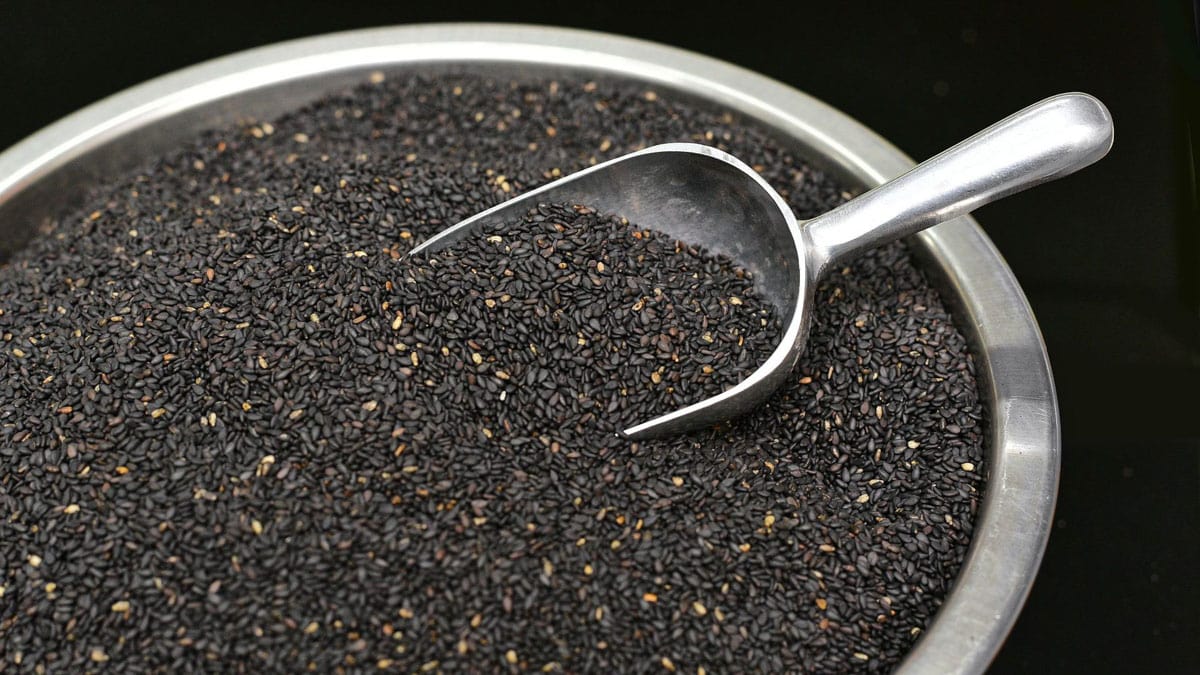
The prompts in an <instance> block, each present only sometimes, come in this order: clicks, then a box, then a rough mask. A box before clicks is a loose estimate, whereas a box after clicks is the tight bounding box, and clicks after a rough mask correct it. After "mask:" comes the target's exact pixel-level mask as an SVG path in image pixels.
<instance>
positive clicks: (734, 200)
mask: <svg viewBox="0 0 1200 675" xmlns="http://www.w3.org/2000/svg"><path fill="white" fill-rule="evenodd" d="M1112 140H1113V127H1112V118H1111V116H1110V115H1109V113H1108V110H1107V109H1106V108H1105V107H1104V105H1103V104H1102V103H1100V101H1098V100H1096V99H1095V98H1093V97H1091V96H1088V95H1087V94H1080V93H1072V94H1061V95H1058V96H1054V97H1051V98H1048V99H1046V100H1044V101H1041V102H1040V103H1037V104H1034V105H1032V106H1030V107H1028V108H1026V109H1024V110H1022V111H1020V112H1018V113H1016V114H1014V115H1012V116H1011V117H1008V118H1007V119H1004V120H1001V121H1000V122H997V123H996V124H994V125H992V126H990V127H988V128H987V129H984V130H983V131H981V132H979V133H977V134H975V135H974V136H972V137H971V138H968V139H967V140H965V141H963V142H961V143H959V144H958V145H955V146H954V147H952V148H950V149H949V150H946V151H944V152H942V153H941V154H939V155H937V156H935V157H933V158H932V159H929V160H926V161H925V162H923V163H922V164H920V165H919V166H917V167H915V168H913V169H912V170H910V171H909V172H908V173H905V174H903V175H901V176H900V177H898V178H895V179H893V180H891V181H889V182H887V183H885V184H883V185H880V186H879V187H876V188H874V189H873V190H870V191H869V192H866V193H864V194H862V195H860V196H859V197H856V198H854V199H852V200H850V201H848V202H846V203H845V204H842V205H841V206H839V207H837V208H835V209H833V210H831V211H829V212H827V213H825V214H823V215H821V216H818V217H817V218H813V219H812V220H808V221H803V222H798V221H797V220H796V218H795V216H794V215H793V214H792V211H791V209H790V208H789V207H788V205H787V203H786V202H785V201H784V200H783V198H782V197H780V196H779V194H778V193H777V192H775V190H774V189H772V188H771V186H769V185H767V183H766V181H764V180H763V179H762V178H761V177H759V175H758V174H757V173H755V172H754V170H753V169H751V168H750V167H748V166H746V165H745V164H744V163H742V162H741V161H739V160H738V159H737V158H735V157H733V156H732V155H729V154H728V153H725V152H722V151H720V150H717V149H716V148H711V147H708V146H705V145H698V144H694V143H668V144H665V145H656V146H653V147H649V148H646V149H645V150H639V151H637V152H633V153H630V154H628V155H625V156H623V157H618V158H617V159H613V160H610V161H607V162H604V163H601V164H597V165H595V166H592V167H589V168H587V169H584V170H582V171H579V172H577V173H574V174H571V175H570V176H567V177H565V178H561V179H559V180H556V181H554V182H552V183H549V184H547V185H544V186H542V187H539V188H537V189H534V190H530V191H528V192H526V193H524V194H522V195H520V196H518V197H515V198H513V199H511V200H509V201H507V202H504V203H502V204H499V205H497V206H495V207H492V208H490V209H488V210H486V211H484V212H482V213H480V214H478V215H475V216H473V217H471V218H468V219H467V220H464V221H462V222H460V223H458V224H457V225H454V226H453V227H450V228H448V229H446V230H444V231H443V232H441V233H439V234H438V235H436V236H434V237H433V238H431V239H429V240H428V241H426V242H425V243H423V244H421V245H420V246H418V247H416V248H415V249H413V250H412V252H411V254H410V255H413V254H421V253H424V254H428V253H431V252H433V251H436V250H438V249H440V248H442V247H445V246H446V245H448V244H450V243H453V242H455V241H458V240H460V239H462V238H463V237H466V236H468V235H470V234H471V233H472V232H477V231H478V230H480V229H481V228H483V227H485V226H488V225H493V224H502V223H511V222H515V221H517V220H520V218H521V217H522V216H523V215H524V214H525V213H526V212H527V211H528V210H529V209H530V208H531V207H533V206H536V205H537V204H538V203H539V202H542V203H544V202H567V203H573V204H584V205H587V206H589V207H591V208H594V209H597V210H599V211H601V212H606V213H611V214H614V215H619V216H622V217H625V218H628V219H629V221H630V222H632V223H636V224H637V225H638V226H640V227H645V228H652V229H655V230H659V231H662V232H665V233H667V234H669V235H671V236H672V237H675V238H677V239H680V240H682V241H686V242H688V243H691V244H698V245H702V246H704V247H706V248H708V249H709V250H710V251H713V252H716V253H724V254H726V255H729V256H730V257H732V258H733V259H734V260H735V261H736V262H737V263H738V264H740V265H742V266H743V267H745V268H746V269H748V270H749V271H750V272H752V273H753V275H754V281H755V287H756V289H757V290H758V292H759V293H761V294H762V295H763V296H764V297H765V298H766V299H767V300H768V301H770V302H771V303H773V304H774V306H775V307H776V309H777V310H778V311H779V313H780V316H781V318H782V321H783V326H785V330H784V333H783V338H782V340H781V341H780V343H779V346H777V347H776V348H775V350H774V351H773V352H772V353H771V356H770V357H769V358H768V359H767V360H766V362H765V363H763V364H762V366H760V367H759V368H758V369H757V370H755V371H754V372H752V373H750V375H749V376H748V377H746V379H744V380H742V381H741V382H739V383H738V384H737V385H735V386H733V387H732V388H730V389H727V390H725V391H724V392H722V393H720V394H718V395H716V396H713V397H711V398H708V399H705V400H703V401H700V402H699V403H694V404H692V405H689V406H687V407H684V408H682V409H679V410H676V411H674V412H671V413H667V414H665V415H661V416H659V417H655V418H654V419H651V420H649V421H647V422H642V423H641V424H637V425H634V426H632V427H629V428H628V429H625V430H624V434H625V435H626V436H627V437H629V438H631V439H643V438H649V437H653V436H663V435H667V434H674V433H679V432H685V431H690V430H694V429H698V428H703V427H705V426H709V425H712V424H715V423H717V422H722V421H725V420H728V419H731V418H733V417H736V416H738V415H741V414H742V413H745V412H747V411H749V410H751V409H753V408H754V407H756V406H758V405H759V404H761V403H762V402H763V401H764V400H766V399H767V398H768V397H769V396H770V395H771V393H772V392H774V391H775V389H776V388H777V387H779V386H780V385H781V384H782V383H783V382H784V381H785V380H786V379H787V377H788V373H789V372H790V371H791V369H792V367H793V366H794V365H795V364H796V361H797V359H798V358H799V357H800V354H801V352H802V351H803V350H804V342H805V338H806V336H807V334H808V322H809V317H810V316H811V315H812V311H811V310H812V302H813V287H814V285H815V284H816V281H817V279H818V277H820V276H821V273H822V272H824V271H825V270H826V269H827V268H829V266H830V265H835V264H838V263H839V262H842V261H845V260H847V259H849V258H851V257H853V256H854V255H855V254H856V253H858V252H860V251H863V250H866V249H870V248H873V247H876V246H879V245H881V244H884V243H887V242H889V241H892V240H894V239H898V238H900V237H903V236H906V235H909V234H913V233H914V232H918V231H920V230H923V229H925V228H927V227H931V226H933V225H937V224H938V223H941V222H944V221H947V220H950V219H952V218H955V217H957V216H961V215H965V214H967V213H969V212H971V211H972V210H974V209H975V208H977V207H980V206H983V205H984V204H987V203H989V202H992V201H995V200H997V199H999V198H1001V197H1005V196H1008V195H1010V194H1013V193H1015V192H1019V191H1021V190H1024V189H1026V188H1029V187H1033V186H1034V185H1038V184H1041V183H1045V182H1047V181H1051V180H1054V179H1056V178H1060V177H1062V176H1066V175H1067V174H1070V173H1072V172H1074V171H1076V170H1078V169H1081V168H1083V167H1085V166H1087V165H1089V164H1091V163H1092V162H1095V161H1096V160H1098V159H1100V158H1101V157H1103V156H1104V155H1105V154H1106V153H1107V152H1108V149H1109V148H1110V147H1111V146H1112Z"/></svg>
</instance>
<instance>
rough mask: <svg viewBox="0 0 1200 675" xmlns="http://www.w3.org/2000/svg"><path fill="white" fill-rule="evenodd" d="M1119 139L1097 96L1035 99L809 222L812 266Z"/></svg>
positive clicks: (1051, 173) (1078, 162)
mask: <svg viewBox="0 0 1200 675" xmlns="http://www.w3.org/2000/svg"><path fill="white" fill-rule="evenodd" d="M1112 142H1113V124H1112V116H1111V115H1110V114H1109V112H1108V109H1107V108H1105V107H1104V104H1103V103H1101V102H1100V101H1099V100H1097V99H1096V98H1094V97H1092V96H1089V95H1088V94H1083V93H1078V92H1076V93H1068V94H1059V95H1057V96H1052V97H1050V98H1047V99H1045V100H1043V101H1040V102H1038V103H1035V104H1033V105H1031V106H1029V107H1028V108H1025V109H1024V110H1021V111H1020V112H1017V113H1015V114H1013V115H1011V116H1009V117H1007V118H1005V119H1003V120H1001V121H999V122H997V123H995V124H993V125H992V126H990V127H988V128H986V129H984V130H983V131H980V132H979V133H977V134H975V135H974V136H971V137H970V138H968V139H966V140H965V141H962V142H961V143H959V144H958V145H955V146H953V147H951V148H950V149H948V150H945V151H944V152H942V153H940V154H938V155H936V156H934V157H932V158H930V159H928V160H926V161H924V162H922V163H921V164H920V165H918V166H916V167H914V168H913V169H911V170H909V171H908V172H907V173H905V174H903V175H901V176H899V177H898V178H895V179H893V180H891V181H889V182H887V183H884V184H883V185H880V186H879V187H876V188H874V189H872V190H870V191H868V192H866V193H864V194H862V195H860V196H858V197H856V198H854V199H852V200H850V201H848V202H846V203H845V204H842V205H841V206H839V207H837V208H836V209H833V210H832V211H829V212H828V213H825V214H823V215H821V216H818V217H817V218H814V219H812V220H810V221H808V222H807V223H805V224H804V230H805V233H806V236H807V239H808V244H809V256H810V258H809V259H810V260H811V261H812V262H813V265H812V267H811V271H812V273H813V275H814V276H815V275H819V274H820V273H821V270H822V269H824V268H825V267H826V266H828V265H829V264H831V263H835V262H837V261H839V260H843V259H845V258H848V257H851V256H853V255H854V254H855V253H857V252H859V251H862V250H865V249H870V248H874V247H876V246H879V245H882V244H885V243H887V242H889V241H892V240H894V239H899V238H901V237H904V236H907V235H910V234H913V233H915V232H919V231H921V230H923V229H925V228H927V227H932V226H933V225H937V224H938V223H941V222H944V221H947V220H951V219H952V218H956V217H958V216H962V215H966V214H967V213H970V212H971V211H973V210H974V209H976V208H978V207H980V206H983V205H984V204H988V203H990V202H993V201H995V200H997V199H1000V198H1001V197H1005V196H1007V195H1011V194H1014V193H1016V192H1020V191H1022V190H1025V189H1028V188H1031V187H1033V186H1035V185H1040V184H1042V183H1046V182H1048V181H1052V180H1055V179H1057V178H1061V177H1063V176H1066V175H1068V174H1070V173H1074V172H1075V171H1078V170H1079V169H1082V168H1083V167H1085V166H1088V165H1089V164H1091V163H1093V162H1095V161H1096V160H1098V159H1100V158H1101V157H1103V156H1104V155H1105V154H1107V153H1108V150H1109V148H1111V147H1112Z"/></svg>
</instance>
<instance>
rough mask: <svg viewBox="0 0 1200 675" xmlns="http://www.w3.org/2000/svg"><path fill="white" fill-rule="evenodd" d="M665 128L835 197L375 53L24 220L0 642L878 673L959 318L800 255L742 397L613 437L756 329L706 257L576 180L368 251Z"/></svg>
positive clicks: (32, 662)
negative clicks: (814, 278) (429, 246)
mask: <svg viewBox="0 0 1200 675" xmlns="http://www.w3.org/2000/svg"><path fill="white" fill-rule="evenodd" d="M678 140H692V141H698V142H703V143H708V144H712V145H716V146H718V147H721V148H723V149H726V150H729V151H731V152H733V153H734V154H736V155H738V156H739V157H741V158H742V159H744V160H746V161H747V162H748V163H749V164H751V165H752V166H754V167H755V168H756V169H757V170H759V171H760V172H761V173H762V174H763V175H764V177H766V178H767V179H768V180H769V181H770V182H771V183H772V184H773V185H774V186H775V187H776V188H777V189H778V190H779V191H780V192H781V194H783V195H784V197H785V198H786V199H787V200H788V201H789V203H790V204H791V205H792V207H793V208H794V209H795V210H796V212H797V215H798V216H800V217H809V216H811V215H814V214H816V213H820V212H822V211H824V210H826V209H828V208H829V207H831V206H832V205H835V204H836V203H838V202H839V201H841V200H843V199H844V198H845V197H846V196H847V195H845V194H844V193H843V192H842V191H841V189H840V188H839V187H838V186H836V185H835V184H834V183H833V182H832V181H831V180H830V179H828V178H827V177H825V176H823V175H822V174H821V173H820V172H818V171H815V170H813V169H812V168H810V167H808V166H807V165H805V164H804V163H803V161H802V158H799V157H796V156H794V155H793V154H791V153H790V152H788V151H787V150H785V149H783V148H781V147H780V146H779V144H778V143H777V142H775V141H774V140H772V138H771V137H769V136H768V135H766V134H764V133H761V132H759V131H756V130H755V129H754V128H752V127H751V126H748V125H744V124H739V122H738V120H736V119H735V118H734V117H733V116H732V115H730V114H728V113H725V112H723V111H720V110H712V109H709V108H707V107H704V106H700V105H697V104H695V103H688V102H684V101H680V100H674V98H673V97H671V96H669V95H667V94H665V93H662V92H653V91H647V90H645V89H642V88H637V87H633V86H630V85H626V84H620V83H606V82H598V83H596V82H582V81H579V82H576V81H563V80H560V81H548V80H547V81H539V80H533V79H529V80H525V81H521V82H509V81H507V80H505V79H488V78H484V77H478V76H472V75H460V76H454V77H439V78H429V77H417V76H407V75H402V74H396V75H393V76H391V77H388V78H384V77H382V76H376V77H372V82H371V83H369V84H366V85H364V86H363V87H361V88H358V89H356V90H354V91H353V92H349V93H346V94H345V95H342V96H334V97H329V98H326V99H324V100H322V101H320V102H318V103H316V104H314V105H311V106H309V107H307V108H305V109H304V110H301V111H298V112H296V113H293V114H290V115H287V116H285V117H283V118H281V119H279V120H275V121H273V122H272V123H270V124H267V123H261V124H257V125H253V126H249V127H245V128H236V129H228V130H223V131H218V132H212V133H209V134H206V135H204V136H203V137H202V138H200V139H198V140H197V141H196V142H194V143H192V144H190V145H188V146H187V147H186V148H184V149H181V150H180V151H178V152H175V153H173V154H171V155H170V156H168V157H165V158H163V159H162V160H160V161H159V162H157V163H155V164H153V165H148V166H145V167H143V169H142V170H141V172H140V173H136V174H131V175H129V176H126V177H123V178H116V179H114V180H112V181H111V182H110V183H109V184H108V185H107V186H105V187H104V188H102V189H97V190H95V191H94V192H93V194H92V195H91V197H90V198H89V200H88V202H87V204H86V205H85V207H84V208H82V209H81V210H79V211H76V212H71V213H67V214H64V215H63V216H62V217H61V218H59V219H58V220H57V221H55V222H54V223H52V224H51V225H50V226H49V227H47V228H46V231H45V232H43V234H42V236H41V237H39V238H38V239H36V240H35V241H34V242H32V243H31V244H30V245H29V246H28V247H27V248H26V249H25V250H24V251H22V252H20V253H18V254H17V255H16V256H15V257H14V258H13V259H12V260H10V261H9V262H8V263H7V264H6V265H5V266H4V267H3V268H2V269H0V340H2V341H0V542H2V544H0V664H5V665H7V666H9V667H13V668H15V669H17V670H29V671H33V672H81V671H89V670H91V671H100V670H109V671H112V672H143V671H158V672H191V671H205V670H219V671H234V672H297V671H305V670H309V671H315V672H338V671H347V672H351V671H354V672H378V671H384V672H388V671H395V672H413V671H419V672H439V671H441V672H463V671H485V672H493V671H495V672H518V671H543V672H560V671H561V672H683V673H705V672H708V673H720V672H730V671H758V672H796V671H817V672H837V671H886V670H889V669H891V668H892V667H894V666H895V664H896V663H898V661H899V660H900V659H901V658H902V657H903V655H904V653H905V652H906V650H907V649H908V648H909V647H910V646H911V645H912V643H913V642H914V641H915V640H916V639H917V637H918V636H919V634H920V632H921V631H922V630H923V629H924V628H925V627H926V626H927V624H928V622H929V621H930V620H931V618H932V617H933V615H934V613H935V612H936V611H937V608H938V606H939V605H940V603H941V600H942V598H943V597H944V595H945V594H946V592H947V591H948V589H949V586H950V584H951V582H952V581H953V579H954V576H955V574H956V573H957V570H958V567H959V565H960V564H961V561H962V558H963V555H964V553H965V550H966V547H967V544H968V543H969V540H970V534H971V527H972V523H973V517H974V513H975V509H976V506H977V501H978V499H979V491H980V490H981V489H982V485H983V478H982V473H981V470H982V466H981V462H982V455H983V450H982V443H983V429H982V426H981V417H982V408H981V405H980V402H979V400H978V392H977V387H976V383H975V379H974V375H973V366H972V362H971V358H970V355H969V352H968V348H967V345H966V342H965V340H964V339H963V337H962V335H961V334H960V333H959V332H958V331H957V330H956V329H955V328H954V326H953V323H952V320H951V317H950V316H949V314H948V312H947V311H946V309H945V308H944V307H943V305H942V303H941V301H940V299H939V298H938V295H937V293H936V292H935V291H933V290H932V289H931V287H930V285H929V284H928V282H927V281H926V280H925V279H924V278H923V277H922V275H921V273H920V272H919V271H918V270H917V269H916V268H915V267H914V266H913V265H912V263H911V262H910V260H909V258H908V256H907V254H906V252H905V250H904V248H903V246H902V245H899V244H896V245H891V246H888V247H885V248H882V249H880V250H878V251H875V252H872V253H869V254H867V255H865V256H864V257H862V258H860V259H859V260H857V261H855V262H854V263H853V264H851V265H849V266H848V267H846V268H845V269H843V270H838V271H836V272H834V273H833V274H832V275H830V276H829V277H828V278H827V279H825V280H823V282H822V283H821V284H820V286H819V287H818V289H817V294H818V295H817V302H816V315H815V318H814V322H813V332H812V335H811V337H810V340H809V343H808V350H807V353H806V355H805V356H804V358H803V359H802V361H801V364H800V366H799V367H798V369H797V371H796V373H795V377H794V380H793V382H792V383H791V385H790V386H788V387H786V388H785V389H784V390H783V391H781V392H780V393H779V394H778V395H777V396H776V397H775V398H774V399H773V400H772V401H771V402H770V403H769V404H768V405H766V406H765V407H764V408H763V409H762V410H761V411H759V412H758V413H755V414H753V415H751V416H749V417H748V418H746V419H743V420H741V421H739V422H738V423H736V424H734V425H733V426H731V427H729V428H725V429H719V430H714V431H712V432H708V433H702V434H696V435H692V436H689V437H685V438H675V439H667V440H663V441H654V442H646V443H639V444H630V443H628V442H625V441H621V440H620V439H618V438H617V437H615V436H614V435H613V434H612V433H611V432H612V430H613V429H615V428H617V427H619V426H620V425H622V424H628V423H630V422H636V421H640V420H642V419H645V418H646V416H647V415H646V413H647V412H651V411H659V412H661V411H665V410H669V409H672V408H674V407H676V406H677V405H678V404H679V403H681V402H683V401H694V400H699V399H701V398H703V397H704V396H707V395H708V394H710V393H712V392H713V391H718V390H720V389H721V388H723V387H725V386H728V385H729V384H730V383H732V382H734V381H736V380H737V379H738V378H739V377H741V376H742V375H744V374H745V373H746V372H748V371H749V370H750V369H752V368H753V367H754V365H755V364H756V363H757V362H758V361H760V360H761V359H762V358H763V357H765V355H766V353H767V352H769V350H770V347H771V345H772V340H773V338H774V335H775V333H774V331H775V330H776V328H775V325H774V322H773V319H772V318H771V316H770V313H769V312H767V311H766V308H765V306H764V305H763V303H762V302H761V301H760V300H757V299H756V297H755V295H754V294H753V291H752V290H751V281H750V280H748V279H745V278H743V276H742V275H741V274H740V273H739V272H738V270H737V269H736V267H735V266H733V265H731V264H730V262H729V261H724V260H720V259H716V258H713V257H712V256H709V255H707V254H705V253H704V252H702V251H695V250H692V249H689V248H687V247H686V246H677V245H676V244H675V243H673V242H670V241H668V240H666V239H664V238H662V237H661V236H658V235H654V234H653V233H647V232H644V231H641V230H638V229H637V228H636V223H635V224H626V223H622V222H621V221H620V220H619V219H615V218H612V217H609V216H608V215H607V214H594V213H591V212H590V211H588V210H587V209H586V208H574V205H547V206H544V207H542V208H541V209H540V210H539V211H537V212H533V213H531V214H530V215H529V217H528V218H527V219H526V221H525V222H523V223H520V224H514V226H513V227H512V228H510V229H507V230H503V231H500V230H497V231H492V232H488V233H485V235H484V236H483V237H482V238H480V239H477V240H473V241H471V242H465V243H464V244H462V245H460V246H458V247H456V248H455V249H454V250H452V251H447V252H445V253H439V254H438V255H437V256H434V257H433V258H432V259H416V260H404V259H402V258H403V254H404V253H405V252H406V251H407V250H408V249H410V248H411V247H412V246H413V245H414V244H415V243H416V242H418V241H420V240H422V239H423V238H425V237H428V236H429V235H431V234H432V233H434V232H436V231H438V230H440V229H441V228H443V227H445V226H447V225H450V224H452V223H454V222H455V221H457V220H458V219H461V218H463V217H466V216H469V215H471V214H473V213H475V212H477V211H479V210H482V209H483V208H486V207H487V206H490V205H492V204H494V203H497V202H498V201H500V200H503V199H504V198H505V197H507V196H510V195H512V194H516V193H519V192H520V191H522V190H525V189H527V188H530V187H533V186H536V185H538V184H541V183H543V182H545V181H547V180H551V179H553V178H554V177H556V176H559V175H563V174H566V173H569V172H570V171H572V170H576V169H579V168H582V167H585V166H587V165H589V164H590V163H593V162H595V161H600V160H603V159H606V158H611V157H615V156H618V155H620V154H622V153H625V152H628V151H631V150H634V149H636V148H639V147H643V146H645V145H648V144H651V143H655V142H667V141H678ZM618 215H619V214H618ZM638 255H641V256H643V261H650V262H652V263H653V264H651V265H633V264H630V263H631V261H636V256H638ZM630 256H635V257H634V258H631V257H630ZM560 265H563V266H560ZM518 268H520V269H523V270H525V272H521V273H520V274H517V273H515V272H514V274H513V275H511V276H510V275H507V274H506V270H509V271H514V270H517V269H518ZM560 272H561V274H560ZM522 274H523V275H525V278H519V277H521V275H522ZM531 274H532V275H533V277H530V276H529V275H531ZM692 275H694V276H692ZM533 278H537V279H540V280H541V281H542V282H544V283H546V284H548V285H546V286H545V287H544V288H542V287H540V286H538V287H537V288H534V285H533V283H532V281H531V279H533ZM518 282H520V283H518ZM506 296H507V297H506ZM735 299H736V300H735ZM692 301H695V302H694V303H693V302H692ZM639 304H640V306H638V305H639ZM610 305H611V306H610ZM600 307H603V308H604V310H605V311H599V310H598V309H597V308H600ZM626 307H627V308H626ZM522 330H524V331H527V334H526V333H522V332H521V331H522ZM3 669H4V668H0V670H3Z"/></svg>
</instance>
